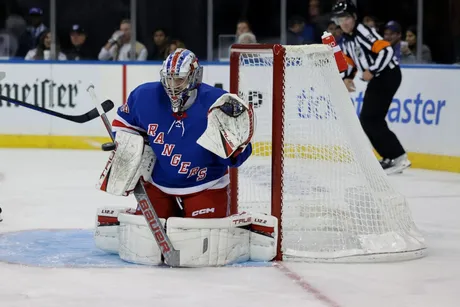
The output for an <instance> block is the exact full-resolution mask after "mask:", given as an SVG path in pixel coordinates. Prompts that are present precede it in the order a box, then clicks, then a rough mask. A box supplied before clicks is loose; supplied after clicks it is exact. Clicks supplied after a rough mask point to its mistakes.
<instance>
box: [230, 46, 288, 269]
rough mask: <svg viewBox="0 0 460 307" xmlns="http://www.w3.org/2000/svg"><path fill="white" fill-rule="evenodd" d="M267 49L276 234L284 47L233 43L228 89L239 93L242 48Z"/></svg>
mask: <svg viewBox="0 0 460 307" xmlns="http://www.w3.org/2000/svg"><path fill="white" fill-rule="evenodd" d="M251 50H255V52H254V53H260V52H266V53H273V94H272V95H273V96H272V108H273V113H272V114H273V118H272V122H273V126H272V137H273V139H272V190H271V214H272V215H273V216H276V217H277V218H278V229H279V231H278V232H279V233H281V232H282V225H281V198H282V190H281V176H282V173H283V163H282V157H283V129H282V125H283V118H282V116H276V114H279V115H280V114H282V112H283V108H284V102H283V71H284V57H285V49H284V47H283V46H282V45H280V44H234V45H232V47H231V53H230V92H231V93H233V94H238V92H239V77H238V76H239V63H240V55H241V51H244V52H245V53H250V52H251ZM230 195H231V196H230V202H231V205H230V208H231V209H230V212H231V214H235V213H237V212H238V169H237V168H231V170H230ZM281 258H282V253H281V235H280V236H278V253H277V256H276V259H275V260H281Z"/></svg>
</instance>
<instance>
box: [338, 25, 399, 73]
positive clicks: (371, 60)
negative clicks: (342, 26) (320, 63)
mask: <svg viewBox="0 0 460 307" xmlns="http://www.w3.org/2000/svg"><path fill="white" fill-rule="evenodd" d="M343 36H344V40H343V42H342V51H343V53H344V55H345V58H346V59H347V62H348V64H349V69H348V71H346V72H345V75H344V78H353V77H354V75H355V73H356V71H357V70H358V71H360V72H361V73H362V72H363V71H365V70H369V71H370V72H371V73H372V74H373V75H376V76H377V75H378V74H379V73H380V72H381V71H382V70H384V69H385V68H387V67H388V68H391V69H393V68H395V67H396V66H397V65H399V63H398V60H397V58H396V56H395V54H394V51H393V48H392V47H391V45H390V43H389V42H387V41H384V40H383V38H382V37H381V36H380V35H379V34H378V33H377V31H375V30H374V29H371V28H369V27H367V26H365V25H363V24H358V26H357V27H356V28H355V30H354V31H353V33H350V34H345V33H344V34H343Z"/></svg>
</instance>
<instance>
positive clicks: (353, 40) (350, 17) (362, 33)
mask: <svg viewBox="0 0 460 307" xmlns="http://www.w3.org/2000/svg"><path fill="white" fill-rule="evenodd" d="M332 16H333V20H334V21H335V23H336V24H337V25H339V26H340V27H341V28H342V30H343V33H344V34H343V37H344V39H343V42H342V51H343V53H344V55H345V58H346V59H347V62H348V64H349V69H348V71H346V72H345V75H344V79H343V81H344V83H345V86H346V87H347V89H348V91H350V92H353V91H354V90H355V86H354V83H353V79H354V77H355V74H356V72H357V71H359V72H360V73H361V74H362V79H363V80H364V81H366V82H368V85H367V89H366V92H365V94H364V99H363V106H362V110H361V113H360V116H359V119H360V122H361V126H362V127H363V130H364V132H365V133H366V135H367V137H368V138H369V140H370V142H371V143H372V146H373V147H374V148H375V150H376V151H377V153H378V154H379V155H380V156H381V157H382V160H381V161H380V164H381V165H382V168H383V169H384V170H385V172H386V173H387V174H394V173H400V172H402V171H403V170H404V169H406V168H408V167H409V166H410V165H411V163H410V161H409V160H408V159H407V154H406V151H405V150H404V148H403V147H402V145H401V143H400V142H399V140H398V138H397V137H396V135H395V134H394V133H393V132H392V131H391V130H390V129H389V128H388V125H387V122H386V121H385V116H386V115H387V113H388V109H389V108H390V104H391V102H392V100H393V96H394V94H395V93H396V91H397V90H398V88H399V85H400V84H401V79H402V77H401V69H400V68H399V63H398V61H397V59H396V57H395V56H394V52H393V49H392V48H391V45H390V44H389V43H388V42H386V41H384V40H383V38H382V37H381V36H380V35H379V34H378V33H377V32H376V31H375V30H374V29H371V28H369V27H367V26H365V25H363V24H362V23H359V22H358V21H357V16H356V7H355V5H354V4H353V3H352V2H351V0H339V1H338V2H337V4H335V5H334V6H333V8H332Z"/></svg>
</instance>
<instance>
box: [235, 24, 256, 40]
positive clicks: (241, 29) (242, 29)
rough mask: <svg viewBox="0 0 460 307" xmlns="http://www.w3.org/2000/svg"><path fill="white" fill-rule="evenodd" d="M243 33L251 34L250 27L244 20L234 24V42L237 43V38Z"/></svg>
mask: <svg viewBox="0 0 460 307" xmlns="http://www.w3.org/2000/svg"><path fill="white" fill-rule="evenodd" d="M243 33H252V30H251V25H250V24H249V21H247V20H246V19H241V20H238V22H237V24H236V37H235V39H236V41H238V37H239V36H240V35H241V34H243Z"/></svg>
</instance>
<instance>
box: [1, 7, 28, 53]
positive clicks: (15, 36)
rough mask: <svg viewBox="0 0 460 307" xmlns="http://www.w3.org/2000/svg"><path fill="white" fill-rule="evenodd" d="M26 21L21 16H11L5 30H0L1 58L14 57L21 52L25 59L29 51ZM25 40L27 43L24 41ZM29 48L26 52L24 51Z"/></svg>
mask: <svg viewBox="0 0 460 307" xmlns="http://www.w3.org/2000/svg"><path fill="white" fill-rule="evenodd" d="M26 27H27V24H26V21H25V20H24V18H22V17H21V16H19V15H10V16H8V18H7V19H6V21H5V29H2V30H0V56H1V57H14V56H16V55H17V54H18V52H19V51H20V52H21V53H22V56H21V57H24V56H25V55H26V53H27V51H29V49H30V48H29V42H28V41H27V34H26V33H27V32H26ZM24 38H25V39H26V41H24ZM25 48H27V49H26V50H25V51H24V49H25Z"/></svg>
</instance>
